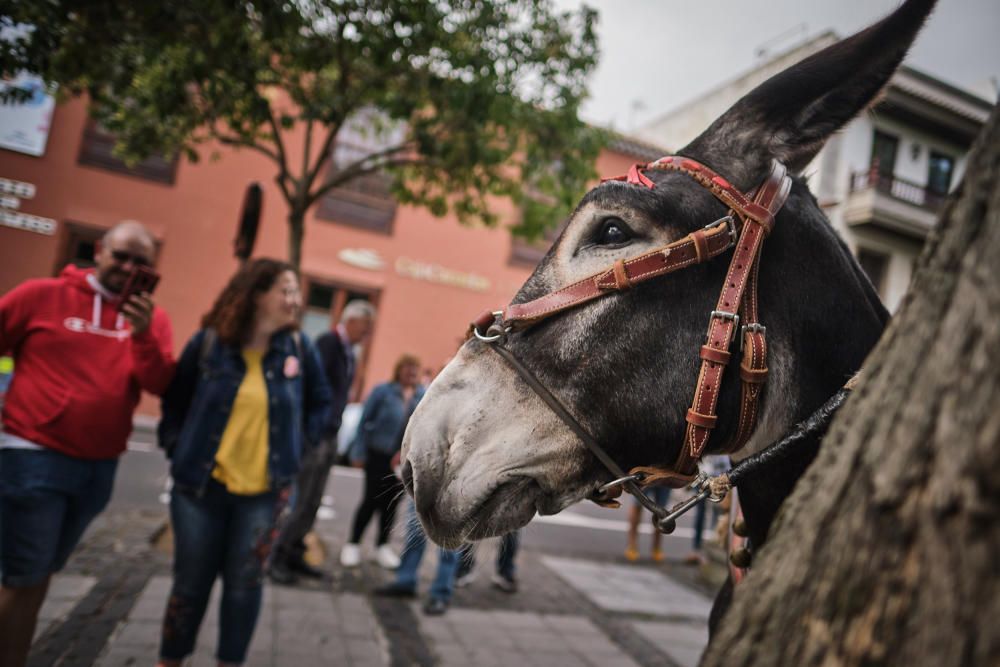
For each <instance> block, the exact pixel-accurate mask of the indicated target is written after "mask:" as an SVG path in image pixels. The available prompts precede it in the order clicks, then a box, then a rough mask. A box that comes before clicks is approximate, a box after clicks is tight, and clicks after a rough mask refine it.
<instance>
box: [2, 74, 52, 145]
mask: <svg viewBox="0 0 1000 667" xmlns="http://www.w3.org/2000/svg"><path fill="white" fill-rule="evenodd" d="M0 87H2V88H4V89H7V88H12V87H17V88H25V89H27V90H29V91H30V92H31V97H30V99H28V101H27V102H23V103H20V104H0V148H6V149H8V150H12V151H17V152H18V153H26V154H27V155H35V156H40V155H44V154H45V144H46V143H47V142H48V140H49V126H50V125H51V124H52V112H53V111H54V110H55V108H56V101H55V98H54V97H52V96H51V95H49V94H48V92H46V89H45V82H44V81H42V80H41V79H40V78H38V77H37V76H33V75H30V74H19V75H17V76H16V77H14V78H13V79H8V80H6V81H0Z"/></svg>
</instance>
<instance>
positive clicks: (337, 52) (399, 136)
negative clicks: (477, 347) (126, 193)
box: [0, 0, 602, 266]
mask: <svg viewBox="0 0 1000 667" xmlns="http://www.w3.org/2000/svg"><path fill="white" fill-rule="evenodd" d="M594 21H595V13H594V12H593V11H591V10H589V9H583V10H581V11H580V12H579V13H576V14H573V13H556V12H555V11H554V10H553V8H552V3H551V0H436V1H435V0H295V1H294V2H279V1H273V0H272V1H268V0H243V1H240V2H236V1H233V0H165V1H164V2H141V3H121V2H116V1H114V0H53V1H52V2H35V3H32V2H15V3H14V5H13V7H8V8H7V9H6V10H4V11H2V12H0V28H3V29H4V32H5V39H4V44H3V46H4V48H3V49H2V51H0V69H2V72H3V74H4V75H6V76H10V75H12V74H14V73H15V72H18V71H21V70H27V71H30V72H33V73H35V74H37V75H39V76H40V77H42V78H43V79H45V80H46V81H47V82H49V83H50V84H53V85H58V86H59V87H60V90H61V91H64V92H63V94H82V93H86V94H88V95H89V98H90V112H91V114H92V115H93V116H94V118H95V119H96V120H97V121H98V122H100V123H101V125H102V126H103V127H104V128H105V129H107V130H108V131H110V132H112V133H114V134H115V135H116V137H117V138H118V144H117V146H116V152H117V153H118V154H119V155H120V156H121V157H123V158H125V159H126V160H129V161H135V160H138V159H141V158H143V157H146V156H148V155H149V154H151V153H153V152H164V153H166V154H176V153H177V152H183V153H184V154H185V155H186V156H187V157H188V158H189V159H191V160H193V161H194V160H197V159H198V152H197V150H196V148H197V147H198V145H199V144H202V143H204V142H207V141H216V142H220V143H221V144H223V145H226V146H231V147H237V148H246V149H250V150H254V151H257V152H259V153H261V154H263V155H265V156H267V157H268V158H269V159H270V160H272V161H273V162H274V163H275V165H276V167H277V174H276V176H275V181H276V182H277V184H278V186H279V188H280V190H281V193H282V195H283V196H284V198H285V200H286V201H287V203H288V211H289V212H288V222H289V256H290V259H291V261H292V262H293V263H294V264H295V265H296V266H297V265H298V263H299V259H300V253H301V244H302V237H303V231H304V220H305V215H306V212H307V211H308V210H309V208H310V207H311V206H312V205H313V204H314V203H316V201H317V200H318V199H319V198H321V197H322V196H323V195H324V194H325V193H327V192H328V191H330V190H331V189H333V188H335V187H338V186H342V185H344V184H346V183H349V182H350V181H352V180H354V179H357V178H360V177H364V176H366V175H370V174H386V175H387V176H388V177H391V178H392V184H393V185H392V187H393V193H394V195H395V196H396V197H397V199H398V200H399V201H400V202H402V203H413V204H417V205H422V206H427V207H428V208H429V209H430V210H431V211H432V212H433V213H434V214H436V215H443V214H445V213H446V212H448V211H449V210H451V211H453V212H454V213H455V214H457V216H458V217H459V219H460V220H462V221H465V222H467V221H471V220H481V221H484V222H486V223H487V224H496V223H497V221H498V216H497V214H496V204H497V203H498V200H499V199H502V198H510V199H511V200H513V201H514V202H515V203H516V204H517V205H519V206H520V207H521V209H522V211H523V219H522V220H521V222H520V223H519V224H517V225H516V226H515V229H514V231H515V233H519V234H522V235H525V236H528V237H533V236H537V235H538V234H539V233H541V232H542V231H544V229H545V228H546V227H547V226H548V225H550V224H555V223H557V222H558V221H559V220H560V218H561V217H563V216H565V215H566V214H567V213H568V212H569V211H570V210H571V207H572V206H573V205H574V204H575V202H576V201H577V199H578V198H579V195H580V194H581V192H582V190H583V188H584V187H585V185H586V182H587V180H588V179H589V178H591V177H592V176H593V162H594V158H595V157H596V155H597V152H598V150H599V148H600V145H601V142H602V135H601V133H600V132H597V131H595V130H593V129H591V128H588V127H587V126H586V125H584V124H583V123H582V122H581V121H580V120H579V118H578V116H577V111H578V107H579V105H580V103H581V101H582V99H583V98H584V95H585V93H586V88H585V79H586V76H587V75H588V73H589V72H590V71H591V69H592V68H593V66H594V64H595V62H596V57H597V46H596V38H595V35H594V30H593V26H594ZM18 95H19V93H18V91H10V90H9V92H8V93H7V94H6V101H7V102H15V101H16V100H17V98H18ZM352 124H353V128H354V131H355V132H356V131H358V128H359V127H362V128H363V130H364V131H365V132H368V133H370V136H371V137H373V138H374V141H373V142H370V143H374V144H378V147H377V148H375V149H372V150H367V151H363V152H360V153H359V152H358V151H357V150H356V147H354V150H353V152H351V151H340V152H338V153H337V154H338V155H343V156H346V157H349V159H344V160H338V161H337V162H336V163H334V164H331V155H333V154H334V151H335V149H336V148H337V147H338V140H339V138H340V137H341V136H342V134H343V132H344V131H345V128H348V127H351V126H352ZM293 137H295V138H296V139H297V143H296V144H295V145H292V144H291V143H290V141H291V140H292V138H293Z"/></svg>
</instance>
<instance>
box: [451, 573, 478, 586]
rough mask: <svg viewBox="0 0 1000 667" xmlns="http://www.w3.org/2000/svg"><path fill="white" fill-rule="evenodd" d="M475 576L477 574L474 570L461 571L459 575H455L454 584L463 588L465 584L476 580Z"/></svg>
mask: <svg viewBox="0 0 1000 667" xmlns="http://www.w3.org/2000/svg"><path fill="white" fill-rule="evenodd" d="M476 576H477V575H476V571H475V570H468V571H466V572H463V573H461V574H460V575H459V576H457V577H455V586H457V587H458V588H465V587H466V586H468V585H469V584H471V583H472V582H473V581H475V580H476Z"/></svg>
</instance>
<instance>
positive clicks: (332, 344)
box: [269, 299, 375, 584]
mask: <svg viewBox="0 0 1000 667" xmlns="http://www.w3.org/2000/svg"><path fill="white" fill-rule="evenodd" d="M374 320H375V307H374V306H373V305H372V304H371V303H369V302H368V301H363V300H361V299H356V300H354V301H349V302H348V303H347V305H346V306H344V310H343V312H342V313H341V315H340V324H338V325H337V327H336V328H335V329H334V330H333V331H329V332H327V333H325V334H323V335H322V336H320V337H319V338H317V339H316V348H317V349H318V350H319V356H320V358H321V359H322V361H323V370H324V372H325V374H326V379H327V381H328V382H329V383H330V389H331V409H330V416H329V420H328V421H327V423H326V426H325V428H324V433H323V439H322V442H321V443H320V446H319V447H317V448H316V449H315V450H313V451H312V452H310V453H309V455H308V456H307V457H306V459H305V460H304V461H303V462H302V470H301V472H299V476H298V480H297V481H296V488H295V500H294V503H293V507H292V511H291V513H290V514H289V516H288V518H287V519H286V520H285V522H284V524H283V526H282V529H281V534H280V535H279V536H278V540H277V542H276V543H275V548H274V558H273V559H272V561H271V567H270V570H269V573H270V576H271V580H272V581H274V582H276V583H279V584H292V583H295V581H296V579H297V577H298V575H303V576H307V577H313V578H319V577H322V576H323V573H322V571H320V570H318V569H316V568H314V567H313V566H311V565H309V564H308V563H306V561H305V551H306V547H305V541H304V538H305V536H306V534H307V533H308V532H309V531H310V530H312V527H313V524H314V523H315V522H316V512H317V511H318V510H319V506H320V503H321V502H322V500H323V491H324V490H325V489H326V482H327V479H329V477H330V468H331V467H332V466H333V464H334V461H335V460H336V457H337V432H338V431H339V430H340V422H341V418H342V417H343V414H344V407H345V406H346V405H347V397H348V395H349V394H350V390H351V384H352V382H353V381H354V369H355V367H356V366H357V360H356V359H355V356H354V346H355V345H358V344H359V343H363V342H364V341H365V340H367V338H368V336H369V334H370V333H371V329H372V323H373V322H374Z"/></svg>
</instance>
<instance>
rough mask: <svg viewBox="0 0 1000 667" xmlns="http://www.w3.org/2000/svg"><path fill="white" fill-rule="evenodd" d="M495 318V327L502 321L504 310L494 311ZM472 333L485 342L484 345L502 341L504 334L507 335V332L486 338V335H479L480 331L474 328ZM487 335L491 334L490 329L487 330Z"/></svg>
mask: <svg viewBox="0 0 1000 667" xmlns="http://www.w3.org/2000/svg"><path fill="white" fill-rule="evenodd" d="M493 317H494V320H493V324H494V326H495V325H496V323H497V322H498V321H499V320H500V318H501V317H503V311H502V310H494V311H493ZM490 328H491V329H492V328H493V327H490ZM508 331H509V329H508ZM472 333H473V334H475V336H476V338H478V339H479V340H481V341H483V342H484V343H495V342H497V341H498V340H500V339H501V338H503V333H506V332H503V333H498V334H494V335H492V336H486V335H484V334H481V333H479V329H477V328H476V327H472ZM486 333H489V329H487V330H486Z"/></svg>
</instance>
